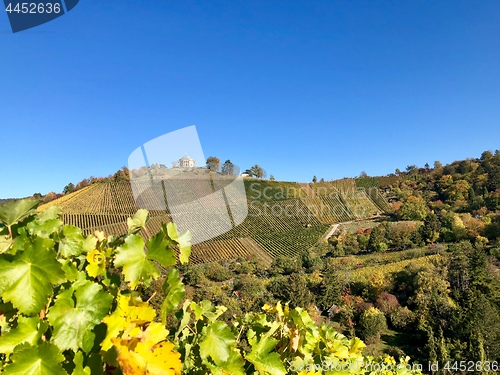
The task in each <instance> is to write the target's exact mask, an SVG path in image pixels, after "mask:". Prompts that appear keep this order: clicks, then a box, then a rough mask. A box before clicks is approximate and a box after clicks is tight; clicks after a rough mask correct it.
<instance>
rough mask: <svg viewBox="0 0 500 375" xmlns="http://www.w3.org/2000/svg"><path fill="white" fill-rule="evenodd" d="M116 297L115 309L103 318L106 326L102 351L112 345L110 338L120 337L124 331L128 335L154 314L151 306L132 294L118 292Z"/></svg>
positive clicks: (150, 319) (153, 316) (147, 321)
mask: <svg viewBox="0 0 500 375" xmlns="http://www.w3.org/2000/svg"><path fill="white" fill-rule="evenodd" d="M117 299H118V306H117V307H116V310H115V311H114V312H113V314H111V315H108V316H107V317H105V318H104V319H103V322H104V323H106V325H107V326H108V329H107V333H106V338H105V339H104V341H103V342H102V344H101V347H102V349H103V350H104V351H107V350H109V349H110V348H111V347H112V346H113V343H112V342H111V339H112V338H116V337H121V336H122V333H123V332H124V331H127V334H128V335H130V332H131V331H132V330H133V329H134V328H136V327H137V326H140V325H143V324H145V323H149V322H151V321H152V320H153V319H154V318H155V316H156V312H155V310H154V308H153V307H151V306H150V305H149V304H148V303H147V302H142V301H141V300H140V299H137V298H134V297H133V296H132V295H123V294H119V295H118V297H117Z"/></svg>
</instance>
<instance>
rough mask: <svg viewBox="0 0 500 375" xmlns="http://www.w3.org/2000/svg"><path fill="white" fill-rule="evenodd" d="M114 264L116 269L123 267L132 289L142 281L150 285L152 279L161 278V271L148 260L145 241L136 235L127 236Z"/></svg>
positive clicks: (126, 279) (119, 248) (117, 251)
mask: <svg viewBox="0 0 500 375" xmlns="http://www.w3.org/2000/svg"><path fill="white" fill-rule="evenodd" d="M114 264H115V266H116V267H123V275H124V276H125V281H128V282H129V283H130V287H131V288H132V289H134V288H135V287H136V286H137V284H138V283H139V281H141V280H144V282H145V283H146V284H149V282H150V281H151V279H153V278H155V279H157V278H158V277H159V276H160V271H159V270H158V268H157V267H156V265H155V264H154V263H153V262H152V261H150V260H148V257H147V255H146V252H145V251H144V239H143V238H142V237H141V236H139V235H136V234H132V235H129V236H127V238H126V240H125V244H123V245H122V246H120V247H118V249H117V250H116V256H115V262H114Z"/></svg>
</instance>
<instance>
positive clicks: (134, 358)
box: [111, 322, 181, 375]
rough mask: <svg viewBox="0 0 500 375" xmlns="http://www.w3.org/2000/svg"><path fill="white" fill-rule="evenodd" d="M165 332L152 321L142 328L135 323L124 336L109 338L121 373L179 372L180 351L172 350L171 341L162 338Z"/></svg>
mask: <svg viewBox="0 0 500 375" xmlns="http://www.w3.org/2000/svg"><path fill="white" fill-rule="evenodd" d="M167 335H168V330H166V329H165V328H164V327H163V326H162V325H161V324H160V323H156V322H152V323H150V324H149V325H148V327H147V328H146V329H145V330H142V329H140V328H139V327H135V329H133V330H131V331H130V332H129V334H128V335H127V337H126V338H124V337H122V338H112V339H111V341H112V343H113V344H114V345H115V347H116V350H117V352H118V363H119V364H120V367H121V369H122V372H123V374H124V375H142V374H144V375H162V374H165V375H178V374H181V361H180V356H181V355H180V353H178V352H176V351H174V350H173V349H174V344H172V343H171V342H167V341H163V340H165V337H166V336H167Z"/></svg>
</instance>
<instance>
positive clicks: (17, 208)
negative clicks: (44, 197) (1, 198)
mask: <svg viewBox="0 0 500 375" xmlns="http://www.w3.org/2000/svg"><path fill="white" fill-rule="evenodd" d="M39 203H40V201H39V200H33V199H21V200H18V201H12V202H8V203H5V204H4V205H2V206H0V221H1V222H2V223H4V224H5V225H6V226H7V227H10V226H12V224H15V223H17V222H18V221H20V220H22V219H24V218H25V217H26V216H29V215H30V214H32V213H34V212H35V208H36V207H37V206H38V204H39Z"/></svg>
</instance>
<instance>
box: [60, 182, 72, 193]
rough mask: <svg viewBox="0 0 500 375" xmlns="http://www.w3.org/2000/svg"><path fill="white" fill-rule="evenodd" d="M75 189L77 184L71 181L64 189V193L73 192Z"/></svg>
mask: <svg viewBox="0 0 500 375" xmlns="http://www.w3.org/2000/svg"><path fill="white" fill-rule="evenodd" d="M73 190H75V185H74V184H73V183H72V182H70V183H69V184H67V185H66V186H65V187H64V189H63V194H64V195H66V194H69V193H71V192H72V191H73Z"/></svg>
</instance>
